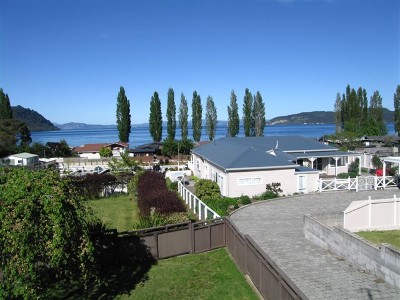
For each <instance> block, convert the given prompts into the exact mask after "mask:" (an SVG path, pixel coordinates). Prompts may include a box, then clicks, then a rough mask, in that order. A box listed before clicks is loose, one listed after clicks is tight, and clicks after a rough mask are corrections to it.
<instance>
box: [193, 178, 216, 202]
mask: <svg viewBox="0 0 400 300" xmlns="http://www.w3.org/2000/svg"><path fill="white" fill-rule="evenodd" d="M194 190H195V195H196V197H198V198H199V199H200V200H202V201H204V200H206V199H218V198H220V197H221V193H220V190H219V186H218V184H217V183H216V182H214V181H212V180H209V179H199V180H198V181H197V182H196V183H195V184H194Z"/></svg>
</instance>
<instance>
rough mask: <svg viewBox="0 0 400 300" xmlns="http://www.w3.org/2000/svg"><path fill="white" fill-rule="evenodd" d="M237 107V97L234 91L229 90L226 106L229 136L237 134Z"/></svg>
mask: <svg viewBox="0 0 400 300" xmlns="http://www.w3.org/2000/svg"><path fill="white" fill-rule="evenodd" d="M239 125H240V119H239V107H238V104H237V97H236V94H235V91H234V90H232V92H231V101H230V104H229V106H228V135H229V136H231V137H234V136H237V135H238V134H239Z"/></svg>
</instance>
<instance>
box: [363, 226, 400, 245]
mask: <svg viewBox="0 0 400 300" xmlns="http://www.w3.org/2000/svg"><path fill="white" fill-rule="evenodd" d="M357 234H358V235H359V236H361V237H363V238H364V239H366V240H369V241H371V242H373V243H375V244H382V243H386V244H391V245H393V246H394V247H396V248H398V249H400V230H387V231H361V232H357Z"/></svg>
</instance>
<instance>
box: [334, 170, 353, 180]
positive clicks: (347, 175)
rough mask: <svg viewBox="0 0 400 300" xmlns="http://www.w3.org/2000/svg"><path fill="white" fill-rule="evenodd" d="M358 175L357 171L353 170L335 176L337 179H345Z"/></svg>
mask: <svg viewBox="0 0 400 300" xmlns="http://www.w3.org/2000/svg"><path fill="white" fill-rule="evenodd" d="M357 176H358V173H354V172H349V173H340V174H338V175H337V176H336V177H337V178H339V179H347V178H349V177H350V178H356V177H357Z"/></svg>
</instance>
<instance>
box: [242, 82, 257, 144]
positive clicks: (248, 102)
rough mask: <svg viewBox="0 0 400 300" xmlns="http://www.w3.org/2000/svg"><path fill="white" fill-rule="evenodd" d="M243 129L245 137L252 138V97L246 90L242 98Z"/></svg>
mask: <svg viewBox="0 0 400 300" xmlns="http://www.w3.org/2000/svg"><path fill="white" fill-rule="evenodd" d="M243 127H244V135H245V136H254V118H253V96H252V94H251V92H250V91H249V89H247V88H246V90H245V91H244V98H243Z"/></svg>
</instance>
